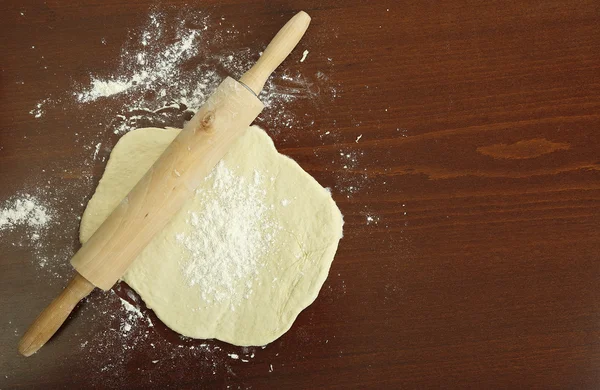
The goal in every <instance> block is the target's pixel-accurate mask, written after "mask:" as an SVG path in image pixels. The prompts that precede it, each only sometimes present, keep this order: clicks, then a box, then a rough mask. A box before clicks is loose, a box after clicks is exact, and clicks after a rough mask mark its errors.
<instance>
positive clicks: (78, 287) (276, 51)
mask: <svg viewBox="0 0 600 390" xmlns="http://www.w3.org/2000/svg"><path fill="white" fill-rule="evenodd" d="M309 24H310V16H308V14H307V13H306V12H303V11H301V12H299V13H297V14H296V15H295V16H294V17H293V18H292V19H290V20H289V21H288V22H287V23H286V24H285V25H284V26H283V28H282V29H281V30H279V32H278V33H277V35H275V37H274V38H273V40H272V41H271V43H269V45H268V46H267V48H266V49H265V51H264V52H263V54H262V56H261V57H260V58H259V60H258V61H257V62H256V64H254V66H252V68H250V69H249V70H248V71H247V72H246V73H245V74H244V75H243V76H242V77H241V78H240V80H239V81H235V80H234V79H232V78H231V77H227V78H226V79H225V80H223V82H222V83H221V84H220V85H219V87H218V88H217V89H216V91H215V92H214V93H213V95H212V96H211V97H210V98H208V100H207V101H206V103H205V104H204V105H203V106H202V108H200V110H199V111H198V112H197V113H196V115H194V117H193V118H192V119H191V120H190V121H189V122H188V123H187V124H186V125H185V126H184V128H183V130H182V131H181V132H180V133H179V135H178V136H177V137H176V138H175V139H174V140H173V142H172V143H171V144H170V145H169V147H168V148H167V149H166V150H165V151H164V153H163V154H162V155H161V156H160V158H159V159H158V160H157V161H156V162H155V163H154V165H152V167H151V168H150V169H149V170H148V172H146V174H145V175H144V176H143V177H142V178H141V179H140V181H139V182H138V183H137V184H136V185H135V187H134V188H133V189H132V190H131V192H129V194H127V196H125V198H124V199H123V200H122V201H121V203H119V205H118V206H117V207H116V208H115V210H114V211H113V212H112V213H111V214H110V216H109V217H108V218H107V219H106V221H104V223H103V224H102V225H101V226H100V227H99V228H98V230H96V232H95V233H94V234H93V235H92V237H91V238H90V239H89V240H88V241H87V242H86V243H85V244H84V245H83V246H82V247H81V248H80V249H79V251H77V253H76V254H75V256H73V258H72V259H71V264H72V265H73V267H74V268H75V271H76V273H75V276H74V277H73V279H72V280H71V281H70V282H69V284H68V285H67V287H66V288H65V289H64V290H63V291H62V293H61V294H60V295H59V296H58V297H57V298H55V299H54V300H53V301H52V302H51V303H50V305H49V306H48V307H47V308H46V309H44V311H42V313H41V314H40V315H39V316H38V317H37V319H36V320H35V321H34V322H33V324H32V325H31V326H30V327H29V329H28V330H27V332H25V334H24V335H23V337H22V338H21V341H20V342H19V352H20V353H21V354H22V355H24V356H30V355H32V354H33V353H35V352H36V351H37V350H38V349H40V348H41V347H42V346H43V345H44V344H45V343H46V342H47V341H48V340H49V339H50V338H51V337H52V335H53V334H54V333H55V332H56V331H57V330H58V329H59V328H60V326H61V325H62V324H63V322H64V321H65V320H66V319H67V317H68V316H69V314H70V313H71V311H72V310H73V308H74V307H75V306H76V305H77V303H78V302H79V301H81V300H82V299H83V298H85V297H86V296H87V295H88V294H89V293H90V292H92V290H93V289H94V288H95V287H99V288H101V289H102V290H105V291H106V290H109V289H110V288H111V287H112V286H113V284H115V283H116V282H117V281H118V280H119V278H121V276H123V274H124V273H125V271H126V270H127V268H128V267H129V265H130V264H131V263H132V262H133V260H134V259H135V258H136V257H137V255H138V254H139V253H140V252H141V251H142V249H144V247H146V245H148V243H149V242H150V241H151V240H152V238H153V237H154V235H155V234H156V233H158V232H159V231H160V230H161V229H162V228H163V227H164V226H165V225H166V224H167V222H169V220H170V219H171V217H173V216H174V215H175V213H176V212H177V211H178V210H179V209H180V208H181V207H182V206H183V204H184V203H185V202H186V201H187V200H188V199H189V198H191V197H192V196H193V194H194V191H195V190H196V188H197V187H198V185H199V184H200V183H201V182H202V181H203V180H204V178H205V177H206V176H207V175H208V174H209V173H210V172H211V170H212V169H213V168H214V167H215V165H216V164H217V163H218V162H219V160H221V159H222V158H223V156H225V154H226V153H227V151H228V150H229V147H230V146H231V145H232V144H233V142H234V141H235V140H237V139H238V138H239V137H240V136H241V135H242V134H243V132H244V131H245V130H246V129H247V128H248V126H250V124H251V123H252V121H254V119H256V117H257V116H258V114H260V112H261V111H262V109H263V108H264V105H263V104H262V103H261V101H260V100H259V99H258V97H257V96H258V94H259V93H260V91H261V90H262V89H263V87H264V85H265V82H266V81H267V79H268V78H269V76H270V75H271V73H273V71H274V70H275V68H277V67H278V66H279V65H280V64H281V63H282V62H283V60H285V59H286V57H287V56H288V55H289V54H290V53H291V52H292V50H293V49H294V47H296V45H297V44H298V42H299V41H300V39H301V38H302V36H303V35H304V33H305V32H306V29H307V28H308V25H309Z"/></svg>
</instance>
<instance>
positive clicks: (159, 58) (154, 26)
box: [31, 7, 337, 143]
mask: <svg viewBox="0 0 600 390" xmlns="http://www.w3.org/2000/svg"><path fill="white" fill-rule="evenodd" d="M214 19H215V18H213V17H211V16H210V15H207V14H204V13H201V12H198V11H194V10H189V9H188V10H181V11H179V12H174V10H173V9H171V8H168V7H163V8H162V9H161V8H159V7H156V8H155V9H154V10H153V11H151V13H150V14H149V16H148V19H147V21H146V23H145V25H143V26H142V27H141V28H140V29H139V30H134V31H131V32H130V36H129V39H128V40H127V41H126V42H125V43H124V45H123V47H122V48H121V53H120V56H119V58H120V61H119V63H118V65H117V66H116V68H115V69H113V70H112V71H110V72H109V73H108V74H106V72H103V73H102V74H97V73H96V72H95V71H94V70H92V71H91V73H90V75H89V83H83V84H77V85H74V91H72V92H70V93H68V95H67V96H63V97H49V98H46V99H43V100H41V101H40V102H38V103H37V104H36V106H35V107H34V108H33V109H32V110H31V114H32V115H34V117H35V118H40V117H42V116H43V115H45V114H46V112H47V111H48V109H49V108H51V107H53V106H54V107H59V106H63V107H64V106H65V105H71V104H73V105H75V106H81V105H82V104H83V105H90V104H94V105H95V104H102V110H100V111H101V115H102V116H103V118H102V122H103V123H106V124H108V129H109V131H110V132H114V133H115V134H124V133H126V132H128V131H130V130H132V129H134V128H137V127H144V126H148V125H152V126H158V127H164V126H181V124H180V123H177V122H176V118H177V115H178V114H179V117H181V114H182V113H189V112H192V113H193V112H195V111H197V110H198V108H200V107H201V106H202V104H203V103H204V102H205V101H206V99H207V98H208V97H209V96H210V95H211V94H212V92H213V91H214V90H215V89H216V87H217V86H218V84H219V83H220V82H221V81H222V80H223V79H224V78H225V77H226V76H231V77H233V78H239V77H240V76H241V75H242V74H243V73H244V72H246V71H247V70H248V69H249V68H250V67H251V66H252V65H253V64H254V63H255V62H256V61H257V60H258V58H259V53H258V51H259V50H257V49H258V48H257V47H253V48H239V47H238V48H236V42H237V40H236V36H237V35H239V34H241V32H240V31H238V30H237V29H236V28H235V26H233V25H227V23H226V21H225V20H224V19H221V18H218V22H216V21H215V20H214ZM243 33H244V34H247V31H244V32H243ZM265 44H266V42H265ZM263 47H264V46H263ZM230 48H234V49H230ZM259 48H262V47H260V46H259ZM307 55H308V50H305V51H304V52H303V54H302V59H301V62H303V61H304V60H305V59H306V56H307ZM332 85H333V83H332V82H331V81H330V80H329V78H328V77H327V76H326V75H325V73H323V72H322V71H318V72H317V73H315V74H313V75H311V74H303V73H301V72H300V71H299V70H294V67H288V68H286V69H278V70H277V71H276V72H275V74H274V75H273V76H272V77H271V78H269V80H268V81H267V83H266V85H265V87H264V89H263V92H262V93H261V94H260V99H261V100H262V101H263V102H264V104H265V110H264V112H263V113H262V114H261V117H260V118H259V120H258V121H259V123H262V124H263V125H264V126H265V127H267V128H268V129H270V130H272V131H274V132H276V133H277V132H279V131H280V129H281V128H287V129H292V128H294V127H296V126H297V124H298V121H299V120H302V121H305V120H306V119H305V118H304V116H303V117H300V118H299V117H297V116H296V114H295V112H294V111H293V110H292V109H291V103H293V102H295V101H297V100H300V99H303V100H306V99H308V100H316V99H319V100H322V99H324V98H333V97H335V96H334V95H335V94H336V93H337V92H336V90H337V88H336V87H334V86H332ZM107 100H115V101H116V102H117V104H115V105H107V104H106V102H107ZM173 106H175V107H177V108H176V109H174V110H171V111H170V112H165V111H162V110H163V109H165V108H168V107H173ZM78 109H80V108H79V107H78ZM92 110H93V108H92ZM140 110H141V111H143V112H140ZM157 111H160V112H157ZM186 115H188V114H186ZM188 119H189V118H188ZM95 142H96V143H97V142H98V140H96V141H95Z"/></svg>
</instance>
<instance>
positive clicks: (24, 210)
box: [0, 194, 52, 239]
mask: <svg viewBox="0 0 600 390" xmlns="http://www.w3.org/2000/svg"><path fill="white" fill-rule="evenodd" d="M51 219H52V217H51V215H50V213H49V211H48V208H47V207H46V206H45V205H44V204H42V203H41V202H40V201H39V200H38V199H37V198H36V197H34V196H31V195H29V194H24V195H22V196H19V197H17V198H15V199H12V200H9V201H7V202H5V204H4V205H3V207H2V209H0V229H10V228H13V227H14V226H18V225H25V226H27V227H29V228H35V229H39V228H43V227H45V226H46V225H47V224H48V223H49V222H50V220H51ZM32 238H33V239H38V238H39V234H37V233H34V235H32Z"/></svg>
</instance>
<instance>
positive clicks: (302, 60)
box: [300, 50, 308, 62]
mask: <svg viewBox="0 0 600 390" xmlns="http://www.w3.org/2000/svg"><path fill="white" fill-rule="evenodd" d="M307 56H308V50H304V52H303V53H302V58H301V59H300V62H304V60H306V57H307Z"/></svg>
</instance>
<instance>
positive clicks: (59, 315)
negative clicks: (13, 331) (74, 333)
mask: <svg viewBox="0 0 600 390" xmlns="http://www.w3.org/2000/svg"><path fill="white" fill-rule="evenodd" d="M94 287H95V286H94V285H93V284H92V283H90V282H89V281H88V280H87V279H86V278H84V277H83V276H81V275H80V274H79V273H77V274H76V275H75V276H74V277H73V279H71V281H70V282H69V284H68V285H67V287H66V288H65V289H64V290H63V291H62V292H61V293H60V295H59V296H58V297H56V298H55V299H54V300H53V301H52V302H51V303H50V305H48V307H46V309H44V311H43V312H42V313H41V314H40V315H39V316H38V317H37V318H36V320H35V321H34V322H33V324H31V326H30V327H29V329H27V332H25V334H24V335H23V337H22V338H21V341H19V353H20V354H21V355H23V356H31V355H33V354H34V353H35V352H36V351H37V350H38V349H40V348H41V347H42V346H43V345H44V344H46V342H47V341H48V340H50V337H52V335H53V334H54V333H56V331H57V330H58V329H59V328H60V326H61V325H62V324H63V322H65V320H66V319H67V317H69V314H70V313H71V311H72V310H73V309H74V308H75V306H77V303H79V301H81V300H82V299H83V298H85V297H86V296H88V295H89V293H91V292H92V290H93V289H94Z"/></svg>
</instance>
